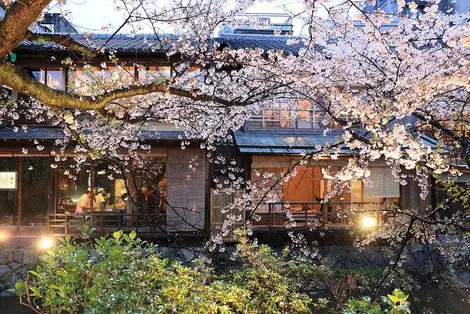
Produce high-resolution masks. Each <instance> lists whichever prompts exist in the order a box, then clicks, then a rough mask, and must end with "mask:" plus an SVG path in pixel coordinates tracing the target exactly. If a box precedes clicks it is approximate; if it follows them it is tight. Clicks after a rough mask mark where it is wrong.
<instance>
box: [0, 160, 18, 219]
mask: <svg viewBox="0 0 470 314" xmlns="http://www.w3.org/2000/svg"><path fill="white" fill-rule="evenodd" d="M15 171H18V160H17V159H13V158H0V172H15ZM17 193H18V190H17V189H0V226H15V225H16V224H17V217H18V205H17V204H18V203H17V202H18V194H17Z"/></svg>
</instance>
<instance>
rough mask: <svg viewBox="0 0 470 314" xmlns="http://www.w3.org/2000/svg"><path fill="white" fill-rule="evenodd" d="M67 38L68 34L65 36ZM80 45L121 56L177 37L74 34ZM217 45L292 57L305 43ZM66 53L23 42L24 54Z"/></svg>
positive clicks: (241, 40) (242, 37) (259, 38)
mask: <svg viewBox="0 0 470 314" xmlns="http://www.w3.org/2000/svg"><path fill="white" fill-rule="evenodd" d="M64 35H66V34H64ZM70 36H71V37H72V38H73V39H74V40H75V41H76V42H77V43H80V44H82V45H84V46H86V47H89V48H90V49H91V50H94V49H99V48H101V47H102V46H103V45H104V46H105V49H107V50H115V51H118V52H135V51H140V52H162V51H165V50H167V49H168V48H169V45H170V41H171V40H172V39H173V38H174V35H162V36H159V37H157V36H155V35H152V34H139V35H135V36H132V35H115V36H114V37H113V38H111V39H109V38H110V36H111V35H109V34H92V35H82V34H71V35H70ZM214 41H216V42H218V43H221V44H226V45H227V46H228V47H229V48H231V49H246V48H248V49H255V48H262V49H264V50H283V51H285V52H288V53H292V54H297V53H298V51H299V49H300V48H301V47H302V44H301V43H294V44H289V41H288V39H287V37H285V36H270V35H246V34H221V37H219V38H215V39H214ZM41 49H44V50H64V49H65V48H63V47H61V46H60V45H58V44H56V43H51V42H39V41H23V43H22V44H21V46H20V50H41Z"/></svg>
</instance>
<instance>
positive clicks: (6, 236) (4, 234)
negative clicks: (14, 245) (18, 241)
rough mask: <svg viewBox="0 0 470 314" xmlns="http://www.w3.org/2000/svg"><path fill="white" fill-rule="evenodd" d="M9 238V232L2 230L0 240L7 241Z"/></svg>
mask: <svg viewBox="0 0 470 314" xmlns="http://www.w3.org/2000/svg"><path fill="white" fill-rule="evenodd" d="M7 238H8V232H6V231H0V242H5V241H6V240H7Z"/></svg>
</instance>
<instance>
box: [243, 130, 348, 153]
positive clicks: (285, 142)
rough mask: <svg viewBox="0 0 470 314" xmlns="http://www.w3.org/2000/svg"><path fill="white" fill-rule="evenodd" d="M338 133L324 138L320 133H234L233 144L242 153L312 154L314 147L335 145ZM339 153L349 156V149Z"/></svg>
mask: <svg viewBox="0 0 470 314" xmlns="http://www.w3.org/2000/svg"><path fill="white" fill-rule="evenodd" d="M339 135H341V133H340V132H330V133H329V134H327V135H326V136H325V135H323V133H322V132H309V133H304V132H299V133H294V132H285V133H284V132H242V131H237V132H235V142H236V143H237V146H238V147H239V149H240V152H242V153H260V154H300V153H302V152H314V151H316V149H315V146H317V145H320V146H322V147H323V146H325V145H326V143H327V142H330V143H333V144H334V143H336V138H337V136H339ZM340 153H343V154H351V153H352V151H351V150H349V149H341V150H340Z"/></svg>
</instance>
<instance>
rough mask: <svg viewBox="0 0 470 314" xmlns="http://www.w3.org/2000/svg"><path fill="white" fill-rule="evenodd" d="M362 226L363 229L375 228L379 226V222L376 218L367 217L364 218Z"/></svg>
mask: <svg viewBox="0 0 470 314" xmlns="http://www.w3.org/2000/svg"><path fill="white" fill-rule="evenodd" d="M361 224H362V227H363V228H373V227H375V226H377V221H376V220H375V218H374V217H370V216H365V217H363V218H362V222H361Z"/></svg>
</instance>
